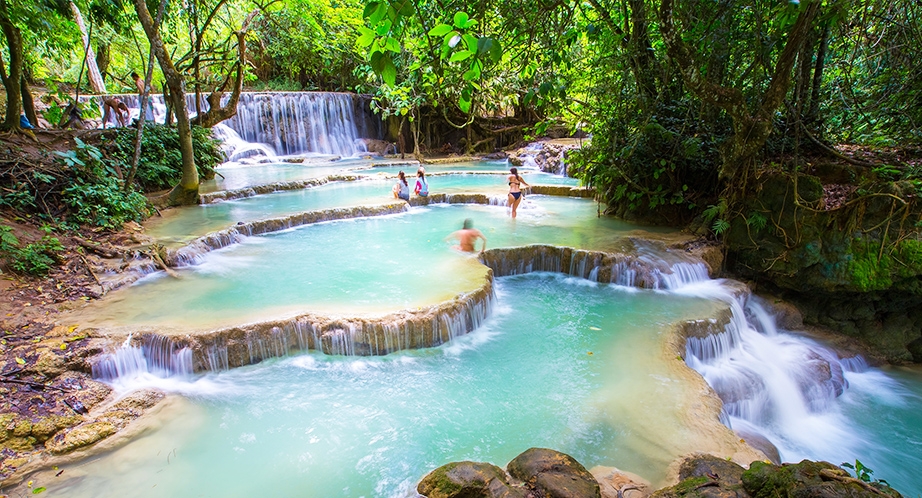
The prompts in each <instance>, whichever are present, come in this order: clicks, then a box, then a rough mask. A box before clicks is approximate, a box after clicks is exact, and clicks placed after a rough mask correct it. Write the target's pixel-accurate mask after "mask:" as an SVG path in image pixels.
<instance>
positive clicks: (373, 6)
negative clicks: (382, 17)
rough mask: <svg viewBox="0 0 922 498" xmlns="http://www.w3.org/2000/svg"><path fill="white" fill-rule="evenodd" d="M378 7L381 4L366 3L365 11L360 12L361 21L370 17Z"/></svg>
mask: <svg viewBox="0 0 922 498" xmlns="http://www.w3.org/2000/svg"><path fill="white" fill-rule="evenodd" d="M380 6H381V2H368V5H366V6H365V10H364V11H363V12H362V19H366V18H368V17H369V16H371V15H372V14H373V13H374V12H375V11H376V10H377V9H378V7H380Z"/></svg>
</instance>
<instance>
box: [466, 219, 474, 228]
mask: <svg viewBox="0 0 922 498" xmlns="http://www.w3.org/2000/svg"><path fill="white" fill-rule="evenodd" d="M471 228H474V220H472V219H470V218H468V219H466V220H464V229H465V230H470V229H471Z"/></svg>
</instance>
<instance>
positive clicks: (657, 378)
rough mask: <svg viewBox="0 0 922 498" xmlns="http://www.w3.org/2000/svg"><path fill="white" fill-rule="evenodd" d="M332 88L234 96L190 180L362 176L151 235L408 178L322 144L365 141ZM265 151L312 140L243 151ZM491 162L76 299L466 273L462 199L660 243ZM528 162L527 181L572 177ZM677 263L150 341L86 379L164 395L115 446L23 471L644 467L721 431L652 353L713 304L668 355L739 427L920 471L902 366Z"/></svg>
mask: <svg viewBox="0 0 922 498" xmlns="http://www.w3.org/2000/svg"><path fill="white" fill-rule="evenodd" d="M338 95H339V94H329V95H326V96H325V97H323V98H320V97H316V96H311V95H307V94H287V95H285V96H280V97H279V98H278V99H277V101H276V99H275V98H269V97H267V96H260V95H252V96H250V97H247V99H249V100H247V102H246V103H244V104H242V106H243V107H244V108H246V109H249V110H247V111H246V112H244V113H242V114H240V116H241V118H240V121H241V122H240V123H237V124H233V123H232V126H235V128H234V129H230V128H228V129H229V130H231V131H230V132H228V133H227V134H226V140H227V143H229V144H233V148H234V149H235V151H236V152H231V154H232V155H233V154H237V155H238V156H239V157H238V159H243V162H241V163H238V164H237V165H236V166H234V165H228V166H226V167H223V168H220V169H219V171H223V172H225V173H227V175H226V176H225V177H224V178H219V179H217V180H215V181H214V182H213V184H210V185H207V186H206V187H205V189H203V190H207V191H217V190H228V189H239V188H245V187H251V186H256V185H258V184H265V183H271V182H287V181H301V180H307V179H311V178H322V177H326V176H328V175H331V174H341V173H344V172H346V173H355V174H360V175H368V176H370V177H371V178H369V179H360V180H357V181H351V182H334V183H329V184H326V185H321V186H318V187H314V188H309V189H303V190H296V191H288V192H279V193H273V194H268V195H260V196H256V197H252V198H246V199H240V200H235V201H227V202H220V203H216V204H212V205H206V206H199V207H195V208H190V209H185V210H182V211H178V212H175V213H174V214H171V215H169V216H167V217H166V218H164V219H162V220H159V221H153V222H152V223H151V224H150V227H149V231H148V233H149V234H152V235H153V236H155V237H157V238H158V240H160V241H162V242H165V243H168V244H172V245H174V246H175V245H178V244H185V243H188V242H189V241H190V240H191V239H194V238H196V237H198V236H201V235H204V234H206V233H208V232H213V231H215V230H221V229H227V228H228V227H232V226H235V225H236V224H237V223H241V222H242V223H247V222H251V221H255V220H260V219H265V218H269V217H280V216H286V215H289V214H292V213H299V212H304V211H310V210H322V209H330V208H340V207H347V206H355V205H367V204H378V203H383V202H389V201H392V199H391V198H390V194H389V190H390V185H391V184H392V183H393V181H394V180H393V179H392V178H387V175H393V174H394V173H395V172H396V171H397V170H401V169H402V170H404V171H407V172H408V173H410V177H411V178H412V176H413V172H414V171H415V165H412V164H389V165H388V164H381V163H380V162H379V163H378V164H373V163H372V162H370V161H367V160H358V159H354V158H353V159H347V160H337V159H335V157H333V156H336V155H341V156H349V155H353V154H356V153H361V152H362V150H361V149H362V145H361V143H362V142H361V141H360V140H356V138H361V137H371V138H374V137H376V136H377V135H375V134H376V133H378V131H377V130H376V129H373V127H371V128H369V127H365V128H363V126H365V125H363V124H360V123H358V121H356V118H354V117H349V113H350V112H352V113H353V114H352V116H357V115H358V114H356V112H360V111H361V109H360V108H359V107H358V106H357V104H356V103H355V100H351V101H350V102H351V103H349V102H347V99H346V97H341V96H338ZM350 98H351V97H350ZM155 104H156V105H155V110H157V109H159V107H158V106H159V103H156V102H155ZM350 109H351V111H350ZM356 109H358V111H356ZM248 113H249V114H248ZM328 121H329V124H328V123H327V122H328ZM350 122H351V123H352V124H349V123H350ZM323 130H326V131H323ZM318 131H319V132H320V133H321V135H319V138H318V137H317V136H314V135H312V134H314V133H316V132H318ZM254 142H262V143H263V144H262V145H261V144H258V143H254ZM276 153H278V154H295V153H297V154H302V153H307V154H308V155H312V156H313V157H310V158H308V159H306V160H305V162H304V163H299V164H290V163H278V164H245V163H247V162H250V163H252V162H253V161H252V159H253V158H252V156H253V155H257V156H272V155H274V154H276ZM320 154H326V155H325V156H320ZM247 157H249V159H246V158H247ZM506 166H507V165H506V164H505V163H502V162H496V161H492V162H483V163H467V164H463V165H431V166H430V165H427V166H426V168H427V172H428V173H430V175H431V176H430V177H429V180H430V185H431V190H432V191H433V192H445V193H460V192H476V193H482V194H486V195H487V196H488V197H489V199H490V202H491V203H490V204H487V205H432V206H428V207H412V208H409V209H408V210H407V211H406V212H402V213H399V214H391V215H388V216H381V217H374V218H360V219H349V220H340V221H330V222H323V223H316V224H312V225H306V226H303V227H300V228H296V229H291V230H286V231H281V232H275V233H270V234H266V235H261V236H252V237H245V236H240V237H238V238H236V239H234V241H233V242H236V243H233V244H231V245H230V246H228V247H224V248H217V247H215V248H205V249H204V250H203V251H202V252H200V253H196V254H195V255H194V257H192V258H191V260H190V261H191V262H192V263H193V264H191V265H189V266H186V267H183V268H181V269H180V274H181V278H179V279H170V278H165V277H162V276H160V275H152V276H149V277H147V278H145V279H142V280H141V281H140V282H138V283H137V284H135V285H133V286H132V287H131V288H129V289H126V290H121V291H118V292H115V293H113V295H112V296H110V297H109V298H107V299H106V300H104V302H102V303H98V305H94V306H93V307H91V308H90V310H91V311H90V314H91V315H92V318H93V320H96V321H97V322H98V325H100V326H104V327H116V328H118V327H127V328H131V327H138V326H146V327H153V328H154V329H160V330H163V331H164V332H166V331H167V330H172V331H174V332H179V333H184V332H187V331H189V330H194V329H202V330H207V329H209V328H213V327H216V326H218V325H226V324H234V323H242V322H243V321H249V320H262V319H266V318H269V317H272V318H278V317H280V316H285V315H289V314H295V313H301V312H305V311H318V312H323V313H360V312H361V313H375V312H380V313H385V312H389V311H395V310H400V309H413V308H414V307H419V306H425V305H430V304H435V303H438V302H441V301H444V300H445V299H448V298H450V297H452V296H454V295H456V294H457V293H459V292H465V291H468V290H470V289H472V288H474V287H477V286H479V285H481V283H482V282H483V279H484V275H485V272H486V270H485V269H484V268H483V267H482V266H480V265H479V264H478V263H477V262H476V260H475V259H473V258H472V257H470V256H466V255H461V254H458V253H455V252H453V251H452V250H451V249H449V247H448V246H449V245H450V243H448V242H446V241H445V240H444V237H445V235H446V234H448V233H450V232H451V231H453V230H455V229H457V228H459V227H460V224H461V220H463V219H465V218H471V219H473V220H474V221H475V226H476V227H477V228H479V229H481V230H482V231H483V232H484V233H485V234H486V236H487V238H488V247H491V248H495V247H513V246H521V245H526V244H534V243H540V244H554V245H559V246H570V247H575V248H584V249H595V250H611V251H617V250H623V249H624V248H625V247H628V246H629V247H632V248H633V249H634V250H640V251H641V253H642V257H644V258H650V259H661V258H667V257H670V256H669V255H667V254H664V253H662V252H659V251H656V250H648V249H647V248H645V246H638V245H637V244H633V243H632V244H625V243H624V240H626V239H625V237H628V236H630V235H632V231H633V230H634V229H635V228H636V227H634V226H632V225H628V224H625V223H621V222H618V221H616V220H611V219H608V218H600V217H597V209H598V206H597V205H596V204H595V203H594V202H592V201H589V200H581V199H569V198H557V197H548V196H541V195H528V196H526V199H525V202H524V203H523V204H522V206H520V208H519V217H518V219H517V220H515V221H512V220H510V219H509V218H508V214H507V212H506V209H505V207H504V206H503V202H504V198H505V191H506V189H507V187H506V186H505V185H504V180H505V179H504V176H503V174H504V172H505V171H506ZM471 172H473V173H478V174H470V173H471ZM442 173H448V174H447V175H443V174H442ZM488 173H495V174H488ZM526 175H527V176H525V178H526V181H528V182H529V183H538V184H563V185H574V182H573V181H572V180H570V179H565V178H562V177H553V176H549V175H543V174H540V173H536V172H532V171H526ZM619 241H620V242H619ZM563 266H564V267H565V265H563ZM673 268H674V273H673V274H672V275H666V274H664V275H661V277H662V285H660V286H659V287H660V290H656V291H652V290H638V289H635V288H632V287H622V286H619V285H614V284H599V283H595V282H590V281H587V280H583V279H579V278H574V277H567V276H562V275H558V274H546V273H536V274H529V275H519V276H512V277H501V278H498V279H497V280H496V299H495V303H494V305H493V309H492V313H491V314H490V315H489V316H488V317H487V318H486V320H485V321H484V322H483V323H482V325H481V326H480V327H478V328H477V329H476V330H474V331H473V332H472V333H471V334H468V335H466V336H462V337H455V338H453V339H452V340H451V342H449V343H448V344H446V345H443V346H441V347H437V348H430V349H425V350H416V351H402V352H398V353H392V354H389V355H387V356H383V357H353V356H329V355H324V354H322V353H318V352H307V353H300V354H295V355H293V356H287V357H283V358H277V359H272V360H269V361H264V362H262V363H260V364H256V365H252V366H249V367H244V368H238V369H233V370H229V371H216V372H211V373H207V374H191V373H190V372H191V369H190V368H180V369H174V373H172V374H171V373H168V372H165V371H162V372H155V371H147V369H146V368H145V367H144V365H149V364H150V361H145V360H144V358H139V359H138V361H137V367H136V368H132V369H126V370H125V372H126V373H125V375H124V376H122V377H116V378H111V376H110V377H106V378H107V379H109V380H108V381H109V382H111V383H112V384H113V386H114V387H115V388H116V389H117V390H118V391H119V392H121V393H126V392H128V391H130V390H132V389H135V388H139V387H159V388H161V389H164V390H165V391H167V392H169V393H173V394H176V395H177V396H176V397H173V398H171V399H170V401H168V402H166V403H164V404H163V407H162V408H161V410H160V412H159V413H158V414H156V415H152V416H151V417H149V418H148V420H147V423H148V424H150V427H149V429H148V430H147V431H146V432H144V433H143V434H142V435H141V436H139V437H136V438H134V439H132V440H131V441H130V442H128V443H127V444H126V445H124V446H122V447H120V448H118V449H116V450H114V451H111V452H109V453H105V454H103V455H100V456H98V457H95V458H93V459H89V460H85V461H83V462H80V463H78V464H74V465H67V466H63V467H62V468H61V470H63V472H60V471H58V469H55V470H54V471H46V472H40V473H38V474H35V475H34V476H32V477H30V478H31V479H34V480H35V481H36V482H37V483H39V484H40V485H42V486H45V487H47V489H48V491H47V495H48V496H68V497H82V496H87V497H88V496H93V497H99V496H102V497H106V496H113V497H114V496H126V495H127V496H138V497H145V496H151V497H153V496H241V497H242V496H252V495H264V494H271V495H274V496H306V497H332V496H344V497H353V496H415V494H414V492H413V489H414V488H415V483H416V482H418V480H419V479H420V478H421V477H422V476H423V475H425V473H426V472H428V471H429V470H431V469H433V468H435V467H438V466H440V465H443V464H445V463H447V462H450V461H457V460H466V459H467V460H476V461H489V462H493V463H496V464H498V465H503V464H505V462H507V461H508V460H510V459H511V458H512V457H514V456H515V455H517V454H518V453H520V452H521V451H524V450H525V449H527V448H529V447H532V446H544V447H551V448H555V449H559V450H562V451H565V452H567V453H570V454H571V455H573V456H574V457H576V458H577V459H578V460H580V461H581V462H582V463H583V464H585V465H586V466H587V467H591V466H593V465H616V466H618V467H620V468H623V469H625V470H630V471H634V472H637V473H639V474H641V475H643V476H645V477H647V478H648V479H651V480H652V481H654V482H661V481H662V480H663V479H664V477H665V469H666V467H667V465H668V464H669V463H670V462H671V461H672V460H673V459H674V458H676V457H678V456H679V455H682V454H686V453H689V452H692V451H715V452H720V451H721V449H720V448H719V447H717V446H715V445H716V444H718V443H716V442H715V441H714V440H712V438H710V437H709V436H708V435H707V434H706V433H704V432H702V424H701V422H702V421H701V420H700V419H701V418H702V417H704V418H707V417H713V416H714V415H713V414H711V413H704V412H700V410H702V408H701V402H700V400H699V399H698V398H697V397H698V396H699V393H700V391H699V390H698V388H697V387H696V386H697V384H696V383H695V382H696V381H695V377H694V376H695V375H697V374H695V373H693V372H692V371H691V370H689V369H687V368H684V364H683V363H681V362H680V360H681V358H676V357H675V355H674V354H673V355H671V356H670V355H669V354H666V353H665V352H666V351H668V348H667V346H666V343H667V342H669V338H670V337H671V334H672V330H673V329H672V324H673V323H675V322H677V321H681V320H686V319H700V318H706V317H712V316H716V315H717V314H718V310H720V309H721V308H722V307H727V306H729V307H730V309H731V310H732V311H733V313H732V319H731V321H730V323H729V324H728V325H727V326H726V328H725V329H722V330H716V331H714V332H715V333H714V334H711V335H707V336H704V337H695V338H691V339H689V340H688V341H687V344H686V350H685V354H684V360H685V362H686V363H687V364H688V366H690V367H692V368H694V369H695V370H696V371H697V372H699V373H700V375H701V376H703V377H704V379H705V380H706V381H707V382H708V383H709V384H710V385H711V387H712V388H713V389H714V390H715V391H716V392H717V394H718V395H719V396H720V397H721V399H722V400H723V403H724V412H723V416H722V417H721V420H722V421H723V422H724V423H725V424H726V425H728V426H730V427H732V428H733V429H734V430H736V431H737V432H738V433H739V434H741V435H742V436H741V437H747V438H748V437H750V435H760V436H762V437H765V438H768V439H769V440H770V441H771V442H772V443H773V444H774V446H775V447H776V448H777V450H778V452H779V454H780V458H781V459H782V460H784V461H798V460H800V459H801V458H810V459H821V460H828V461H830V462H832V463H836V464H838V463H842V462H854V461H855V460H856V459H858V460H861V461H862V463H864V464H865V465H866V466H868V467H870V468H872V469H874V470H875V474H874V475H873V477H876V478H880V479H885V480H887V481H888V482H890V484H891V485H893V486H894V487H896V488H897V489H899V490H901V491H903V492H904V495H906V496H914V495H917V494H919V493H922V475H920V474H919V473H918V471H917V470H916V469H919V468H922V437H920V434H922V415H920V413H922V372H920V371H919V370H917V369H916V370H912V369H895V368H891V369H875V368H869V367H867V365H866V364H865V363H864V361H863V360H862V359H861V358H840V357H839V356H838V355H837V354H836V353H835V352H834V351H832V350H830V349H828V348H826V347H825V346H823V345H822V344H819V343H817V342H816V341H814V340H812V339H809V338H807V337H805V336H803V335H802V334H799V333H797V331H786V330H779V329H778V328H777V326H776V325H775V322H774V319H773V317H772V316H771V313H770V311H769V308H768V307H766V306H763V304H764V303H760V302H759V301H758V300H757V299H755V298H751V297H750V296H749V295H748V293H740V292H738V290H736V289H737V286H735V285H733V284H732V283H729V282H723V281H714V280H708V279H707V277H706V275H702V274H701V272H700V268H697V267H691V266H688V265H685V266H683V265H676V266H674V267H673ZM594 271H595V270H592V271H589V270H587V271H585V272H584V271H582V270H580V272H579V273H580V274H588V275H589V276H590V277H591V276H592V275H593V274H594V273H593V272H594ZM619 281H620V280H619ZM81 323H85V322H81ZM135 354H137V355H143V354H144V351H143V350H141V349H138V350H135ZM177 361H179V360H177ZM183 361H185V360H183ZM219 370H220V369H219ZM177 371H178V372H184V373H179V374H177V373H175V372H177ZM705 422H706V423H710V422H708V421H705ZM705 425H706V424H705ZM59 472H60V473H59Z"/></svg>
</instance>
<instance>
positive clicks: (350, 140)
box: [87, 92, 382, 161]
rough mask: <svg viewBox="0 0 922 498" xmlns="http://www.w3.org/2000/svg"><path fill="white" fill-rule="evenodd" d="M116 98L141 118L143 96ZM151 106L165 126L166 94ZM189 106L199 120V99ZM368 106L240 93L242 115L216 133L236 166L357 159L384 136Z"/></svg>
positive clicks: (318, 96) (189, 98)
mask: <svg viewBox="0 0 922 498" xmlns="http://www.w3.org/2000/svg"><path fill="white" fill-rule="evenodd" d="M114 97H118V98H119V99H120V100H121V101H122V102H124V103H125V104H126V105H127V106H128V108H129V110H130V115H131V119H134V118H136V117H138V116H139V115H140V99H139V97H138V95H136V94H123V95H114ZM87 98H93V97H87ZM228 98H230V96H229V95H226V96H225V99H228ZM151 101H152V103H151V106H152V109H153V112H152V113H151V112H148V119H150V117H151V116H152V117H153V120H154V121H155V122H158V123H162V122H163V121H164V116H165V115H166V105H165V104H164V101H163V95H161V94H154V95H151ZM100 104H101V101H100ZM186 104H187V106H188V109H189V114H190V116H194V115H195V95H194V94H187V95H186ZM363 106H364V104H363V101H362V99H361V98H360V97H359V96H357V95H353V94H349V93H334V92H273V93H252V92H245V93H242V94H240V101H239V103H238V104H237V114H236V115H235V116H234V117H232V118H231V119H228V120H226V121H224V122H222V123H219V124H217V125H215V127H214V128H213V129H214V130H215V134H216V135H217V137H218V138H219V139H221V140H222V142H223V143H224V151H225V154H226V155H227V158H228V160H230V161H238V160H241V159H245V158H250V157H255V156H266V157H273V156H276V155H296V154H327V155H338V156H353V155H355V154H357V153H360V152H365V151H366V148H365V145H364V141H363V139H378V138H380V137H381V136H382V130H381V123H380V121H379V120H377V119H374V118H373V117H371V116H369V115H368V114H367V113H366V112H365V110H364V107H363ZM200 107H201V109H202V110H203V111H205V110H207V109H208V103H207V102H205V101H204V99H203V101H202V102H201V106H200ZM100 110H102V109H101V106H100ZM110 121H111V119H110ZM110 124H111V123H110Z"/></svg>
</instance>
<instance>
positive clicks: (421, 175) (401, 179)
mask: <svg viewBox="0 0 922 498" xmlns="http://www.w3.org/2000/svg"><path fill="white" fill-rule="evenodd" d="M506 179H507V183H508V184H509V194H508V206H509V207H510V208H511V210H512V213H511V214H512V218H513V219H514V218H515V217H516V212H517V210H518V207H519V204H520V203H521V202H522V186H523V185H524V186H526V187H530V186H531V185H529V184H528V183H526V182H525V180H523V179H522V177H521V176H519V171H518V169H516V168H510V169H509V176H508V177H507V178H506ZM393 193H394V197H395V198H397V199H403V200H405V201H407V202H409V200H410V184H409V182H408V181H407V176H406V174H405V173H404V172H403V171H400V172H398V173H397V184H395V185H394V188H393ZM413 193H414V194H416V195H417V196H420V197H427V196H428V195H429V183H428V182H427V181H426V170H425V168H423V167H422V166H420V167H419V169H418V170H417V171H416V184H415V186H414V188H413ZM448 239H457V240H458V245H457V246H455V249H458V250H461V251H464V252H474V251H475V250H476V249H475V245H476V243H477V239H483V246H482V247H481V249H480V252H481V253H483V252H484V251H485V250H486V248H487V238H486V236H484V234H483V232H481V231H480V230H477V229H476V228H474V222H473V220H471V219H470V218H468V219H466V220H464V224H463V225H462V228H461V230H458V231H456V232H453V233H452V234H450V235H449V236H448V237H446V240H448Z"/></svg>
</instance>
